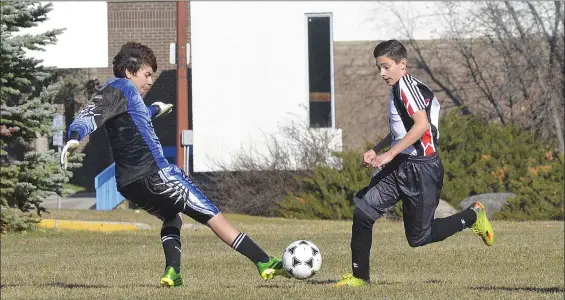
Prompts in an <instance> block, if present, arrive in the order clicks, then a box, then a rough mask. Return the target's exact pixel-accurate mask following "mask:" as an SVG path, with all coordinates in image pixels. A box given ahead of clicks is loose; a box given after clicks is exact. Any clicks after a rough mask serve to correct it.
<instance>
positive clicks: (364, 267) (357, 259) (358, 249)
mask: <svg viewBox="0 0 565 300" xmlns="http://www.w3.org/2000/svg"><path fill="white" fill-rule="evenodd" d="M374 224H375V221H374V220H373V219H371V217H369V216H368V215H367V214H366V213H364V212H363V211H362V210H360V209H359V208H357V207H356V208H355V211H354V212H353V225H352V226H351V264H352V267H353V276H354V277H356V278H359V279H363V280H365V281H367V282H369V281H370V279H371V277H370V268H369V260H370V255H371V246H372V243H373V225H374Z"/></svg>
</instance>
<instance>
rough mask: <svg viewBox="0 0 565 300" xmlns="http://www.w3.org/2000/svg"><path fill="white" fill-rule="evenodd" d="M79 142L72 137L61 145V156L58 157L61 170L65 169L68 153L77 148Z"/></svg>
mask: <svg viewBox="0 0 565 300" xmlns="http://www.w3.org/2000/svg"><path fill="white" fill-rule="evenodd" d="M79 144H80V143H79V141H77V140H74V139H71V140H69V141H67V143H66V144H65V146H64V147H63V150H62V151H61V157H60V163H61V169H63V170H66V169H67V164H68V162H69V155H70V154H71V153H73V152H74V151H75V150H76V148H78V145H79Z"/></svg>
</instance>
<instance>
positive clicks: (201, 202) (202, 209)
mask: <svg viewBox="0 0 565 300" xmlns="http://www.w3.org/2000/svg"><path fill="white" fill-rule="evenodd" d="M120 193H122V195H123V196H124V197H125V198H126V199H128V200H130V201H131V202H132V203H133V204H135V205H136V206H137V207H139V208H141V209H143V210H145V211H147V212H148V213H150V214H152V215H154V216H156V217H158V218H159V219H161V220H163V221H165V220H170V219H172V218H174V217H175V216H176V215H177V214H178V213H180V212H182V213H184V214H185V215H187V216H189V217H191V218H193V219H194V220H196V221H197V222H199V223H202V224H206V223H207V222H208V221H209V220H210V219H211V218H213V217H214V216H215V215H217V214H218V213H219V212H220V211H219V210H218V208H217V207H216V206H215V205H214V204H213V203H212V202H211V201H210V200H209V199H208V198H207V197H206V196H205V195H204V194H203V193H202V192H201V191H200V190H199V189H198V188H197V187H196V186H195V185H194V184H193V183H192V180H190V178H188V176H186V174H185V173H184V171H183V170H181V169H179V168H178V167H177V166H175V165H170V166H168V167H166V168H163V169H161V170H159V171H158V172H157V173H154V174H151V175H149V176H146V177H144V178H141V179H138V180H136V181H134V182H132V183H130V184H128V185H126V186H124V187H123V188H121V189H120Z"/></svg>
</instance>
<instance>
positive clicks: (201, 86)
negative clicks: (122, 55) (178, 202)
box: [30, 1, 441, 172]
mask: <svg viewBox="0 0 565 300" xmlns="http://www.w3.org/2000/svg"><path fill="white" fill-rule="evenodd" d="M189 3H190V5H189V23H190V26H189V32H188V33H187V35H188V40H189V42H190V44H191V53H190V54H191V64H190V65H189V67H190V70H191V75H190V76H189V77H190V78H191V79H190V80H191V82H190V92H191V96H190V97H189V98H190V103H191V107H190V109H191V113H192V120H191V123H192V129H193V131H194V149H193V171H194V172H209V171H214V170H216V169H217V168H216V167H215V163H216V162H222V163H224V164H227V165H229V164H230V161H231V160H232V158H233V157H234V155H236V154H237V153H238V152H239V151H241V150H245V149H251V148H252V149H255V150H257V151H259V152H261V153H264V154H267V151H268V149H267V148H268V147H267V144H268V137H269V136H271V135H273V134H275V135H276V134H278V131H279V129H280V128H281V126H284V125H285V124H288V122H289V120H294V121H302V122H304V123H305V124H307V126H310V127H311V130H312V131H314V132H319V133H322V134H323V133H328V132H329V133H331V134H332V135H335V136H336V137H337V140H338V141H337V142H336V143H334V146H335V147H336V149H335V150H339V149H341V148H343V147H345V146H348V144H349V145H350V146H349V148H355V147H359V146H360V145H361V144H362V139H366V138H367V137H372V136H375V133H376V132H377V133H378V132H380V131H383V130H385V129H386V125H383V124H386V120H383V119H382V117H379V118H377V117H372V116H371V117H367V116H366V115H363V114H362V111H365V112H366V111H367V108H361V107H360V105H359V103H366V104H367V105H370V108H369V109H370V110H374V111H375V113H374V114H381V115H383V114H385V113H386V112H385V111H384V109H383V108H382V106H381V105H380V104H378V103H376V102H375V104H372V102H371V101H372V99H373V98H375V99H378V98H379V97H380V96H376V95H374V94H373V92H372V91H373V90H374V89H376V88H378V89H382V90H385V89H386V87H384V86H382V85H381V86H380V85H378V84H379V83H373V82H378V78H376V77H375V74H374V70H373V65H374V62H372V61H371V60H372V57H371V56H372V48H373V47H374V45H376V42H378V41H381V40H386V39H391V38H396V39H402V38H404V37H405V35H404V34H403V29H402V23H401V22H398V20H399V19H398V18H399V17H400V18H401V19H402V18H404V20H405V21H406V22H405V24H406V25H407V26H408V27H410V30H412V34H413V35H414V37H415V38H417V39H432V38H434V37H437V36H438V35H439V34H440V33H441V28H440V27H439V26H438V25H437V24H439V22H436V21H437V13H436V10H437V5H438V4H437V3H436V2H419V1H414V2H377V1H363V2H361V1H347V2H345V1H344V2H335V1H274V2H273V1H265V2H255V1H225V2H224V1H190V2H189ZM174 9H175V3H174V2H173V1H169V2H128V3H123V2H113V1H108V2H106V1H93V2H88V1H85V2H83V1H80V2H79V1H68V2H54V11H53V12H51V13H50V20H48V21H47V22H44V23H42V24H40V26H38V27H36V28H33V29H32V30H33V31H35V32H40V31H44V30H46V29H51V28H61V27H65V28H67V29H66V31H65V32H64V33H63V34H62V35H61V36H60V38H59V41H58V43H57V45H52V46H47V47H46V51H45V52H43V53H30V55H35V56H36V57H38V58H42V59H44V64H46V65H51V66H56V67H59V68H89V69H92V70H95V71H96V72H94V73H95V74H97V76H98V77H99V79H100V80H101V81H105V80H106V79H108V77H110V76H111V68H109V66H110V64H111V58H112V57H113V56H114V55H115V52H116V51H117V50H118V49H119V46H120V45H121V44H123V43H125V42H127V41H129V40H137V41H139V42H142V43H145V44H148V45H149V46H151V47H152V48H153V49H154V50H155V53H156V55H157V58H158V61H159V69H160V70H159V73H158V74H157V77H158V79H157V82H156V86H155V87H154V88H153V90H154V92H153V93H151V92H150V94H149V95H148V98H150V99H149V100H148V101H149V102H150V101H155V100H157V99H159V100H160V101H165V102H172V103H174V102H175V101H176V98H175V92H174V86H175V81H174V80H175V77H174V76H175V75H174V71H173V70H174V66H173V65H170V64H168V60H169V57H168V56H169V54H168V47H169V43H172V42H175V36H176V33H175V28H174V18H175V13H174ZM350 61H351V62H350ZM353 65H354V68H353V67H352V66H353ZM351 69H358V70H362V72H360V73H359V72H358V73H359V74H357V75H355V76H354V75H353V74H351V73H350V72H354V71H355V70H353V71H351ZM361 73H362V74H361ZM351 78H355V82H354V83H349V82H348V83H347V84H346V83H345V82H346V81H348V80H349V81H350V79H351ZM169 81H171V82H169ZM346 85H347V87H346ZM365 90H366V91H365ZM384 93H385V94H386V91H385V92H384ZM364 105H365V104H364ZM381 111H382V112H381ZM374 114H373V115H374ZM174 118H175V114H174V113H173V114H171V115H170V116H168V117H167V118H166V119H165V120H162V121H161V120H159V121H156V122H155V123H156V124H155V128H156V130H157V134H158V135H159V136H160V137H161V138H162V142H163V145H164V146H169V147H170V146H174V143H175V142H176V137H175V135H174V132H175V128H174V126H175V120H174ZM371 130H372V131H371ZM104 164H105V163H102V164H99V165H101V168H105V167H106V166H107V164H106V165H104Z"/></svg>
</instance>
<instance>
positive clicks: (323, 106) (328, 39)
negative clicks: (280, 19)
mask: <svg viewBox="0 0 565 300" xmlns="http://www.w3.org/2000/svg"><path fill="white" fill-rule="evenodd" d="M306 20H307V27H308V43H307V45H308V86H309V100H310V101H309V102H310V103H309V110H310V127H311V128H321V127H330V128H335V117H334V116H335V101H334V91H333V40H332V15H331V14H307V15H306Z"/></svg>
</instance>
